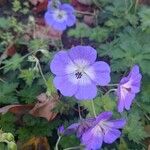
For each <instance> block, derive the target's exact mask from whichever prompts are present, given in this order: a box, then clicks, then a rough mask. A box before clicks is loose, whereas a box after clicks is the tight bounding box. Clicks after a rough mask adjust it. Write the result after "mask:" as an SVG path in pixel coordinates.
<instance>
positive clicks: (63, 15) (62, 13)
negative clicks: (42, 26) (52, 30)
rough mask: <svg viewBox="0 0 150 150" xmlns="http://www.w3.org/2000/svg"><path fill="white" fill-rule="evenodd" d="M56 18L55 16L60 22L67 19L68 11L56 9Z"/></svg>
mask: <svg viewBox="0 0 150 150" xmlns="http://www.w3.org/2000/svg"><path fill="white" fill-rule="evenodd" d="M54 18H55V20H57V21H58V22H62V21H64V20H66V18H67V14H66V12H65V11H64V10H59V9H57V10H55V12H54Z"/></svg>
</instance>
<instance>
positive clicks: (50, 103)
mask: <svg viewBox="0 0 150 150" xmlns="http://www.w3.org/2000/svg"><path fill="white" fill-rule="evenodd" d="M37 100H38V101H37V103H36V104H35V106H34V108H33V109H32V110H30V112H29V113H30V114H31V115H33V116H36V117H43V118H45V119H47V120H48V121H51V120H53V119H54V118H55V117H56V115H57V113H54V112H52V110H53V109H54V108H55V106H56V104H57V102H58V100H59V97H58V95H55V96H53V97H52V98H49V97H48V96H47V95H46V94H45V93H41V94H40V95H39V96H38V97H37Z"/></svg>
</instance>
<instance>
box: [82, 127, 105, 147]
mask: <svg viewBox="0 0 150 150" xmlns="http://www.w3.org/2000/svg"><path fill="white" fill-rule="evenodd" d="M81 143H82V144H83V145H85V147H86V148H85V149H86V150H97V149H99V148H101V146H102V143H103V134H102V132H101V131H99V129H98V128H93V129H91V130H88V131H87V132H85V133H84V134H83V135H82V139H81Z"/></svg>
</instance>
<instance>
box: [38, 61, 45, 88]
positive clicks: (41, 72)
mask: <svg viewBox="0 0 150 150" xmlns="http://www.w3.org/2000/svg"><path fill="white" fill-rule="evenodd" d="M38 68H39V71H40V74H41V76H42V78H43V80H44V82H45V85H46V87H47V81H46V79H45V77H44V74H43V71H42V68H41V65H40V63H39V62H38Z"/></svg>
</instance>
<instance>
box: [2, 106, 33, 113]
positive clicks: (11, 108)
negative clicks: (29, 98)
mask: <svg viewBox="0 0 150 150" xmlns="http://www.w3.org/2000/svg"><path fill="white" fill-rule="evenodd" d="M33 107H34V105H19V104H18V105H8V106H5V107H2V108H0V113H1V114H5V113H7V112H11V113H13V114H17V115H21V114H26V113H28V112H29V111H30V110H31V109H32V108H33Z"/></svg>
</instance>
